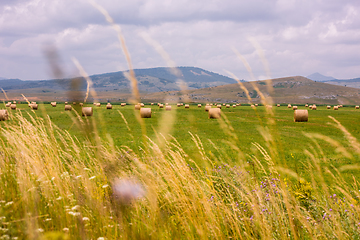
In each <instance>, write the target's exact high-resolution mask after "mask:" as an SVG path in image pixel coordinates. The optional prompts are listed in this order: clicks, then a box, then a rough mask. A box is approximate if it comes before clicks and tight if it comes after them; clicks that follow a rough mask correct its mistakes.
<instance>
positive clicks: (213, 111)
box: [209, 108, 221, 118]
mask: <svg viewBox="0 0 360 240" xmlns="http://www.w3.org/2000/svg"><path fill="white" fill-rule="evenodd" d="M220 117H221V109H220V108H210V109H209V118H220Z"/></svg>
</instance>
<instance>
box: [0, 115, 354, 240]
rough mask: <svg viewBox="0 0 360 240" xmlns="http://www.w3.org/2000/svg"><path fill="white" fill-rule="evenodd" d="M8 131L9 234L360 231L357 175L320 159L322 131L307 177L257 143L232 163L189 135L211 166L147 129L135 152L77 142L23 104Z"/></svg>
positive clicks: (307, 235) (2, 171) (4, 176)
mask: <svg viewBox="0 0 360 240" xmlns="http://www.w3.org/2000/svg"><path fill="white" fill-rule="evenodd" d="M222 121H224V122H223V124H224V125H225V126H227V127H228V128H230V129H231V126H230V125H229V123H228V122H226V120H222ZM80 124H84V125H86V124H87V123H86V122H85V121H84V122H82V123H80ZM336 125H337V126H338V127H339V128H340V129H342V130H343V131H344V134H345V136H346V137H347V138H348V139H349V144H353V145H354V146H355V147H357V145H356V144H354V143H357V140H356V139H355V138H354V137H352V136H351V135H349V133H348V132H347V131H346V129H345V128H344V127H343V126H341V124H340V123H339V122H336ZM264 131H265V130H264ZM1 134H2V138H1V139H2V140H1V153H0V176H1V178H0V179H1V180H0V181H1V184H0V191H1V193H2V194H1V197H0V221H1V225H2V227H1V238H3V239H41V238H43V239H57V238H53V237H60V239H61V237H62V239H66V238H67V239H99V238H100V239H101V237H102V238H105V239H119V238H125V239H164V238H166V239H209V238H211V239H226V238H233V239H252V238H265V239H268V238H273V239H289V238H293V239H313V238H315V239H317V238H319V239H324V238H339V239H342V238H359V237H360V234H359V226H360V218H359V217H360V216H359V204H358V198H359V189H358V182H357V180H356V179H354V181H353V182H351V183H349V182H345V181H344V179H343V177H342V171H343V170H344V169H352V168H353V166H347V167H343V169H326V168H325V169H324V168H322V167H321V162H322V161H326V156H323V155H322V152H321V147H320V145H318V144H317V139H322V140H324V139H326V137H325V136H319V135H314V134H308V137H309V138H310V139H311V140H312V141H313V142H314V148H313V149H310V150H308V151H307V154H308V156H309V158H308V162H307V166H306V167H307V170H308V173H309V176H310V178H309V179H310V180H308V181H306V180H304V179H302V178H301V177H299V176H298V175H297V173H295V172H293V171H292V170H290V169H287V168H286V167H285V166H283V165H282V164H281V163H279V162H278V161H275V160H274V159H272V157H271V154H269V153H268V152H269V150H268V149H265V148H264V147H263V146H260V145H259V144H257V143H254V144H253V145H254V147H255V149H257V150H256V152H254V153H252V158H251V159H252V160H251V161H249V162H245V161H243V162H240V161H239V164H238V165H233V166H230V165H227V164H219V162H221V160H219V159H218V160H217V161H215V160H212V159H213V156H209V154H210V153H209V154H207V153H206V151H205V150H204V148H203V146H202V142H201V139H199V138H198V137H197V136H196V135H191V138H192V141H194V144H196V146H197V147H198V149H199V153H200V156H202V159H196V161H205V162H207V165H208V166H209V167H207V168H200V167H199V166H198V165H197V164H196V162H195V161H194V160H193V159H190V158H189V157H188V155H187V154H186V153H185V152H184V151H183V150H182V148H181V146H180V145H179V144H178V143H177V141H176V139H170V140H166V139H165V138H164V143H165V146H164V147H159V146H158V145H157V144H156V143H155V142H154V141H153V140H152V139H149V138H148V139H147V141H146V142H145V143H144V146H139V147H140V148H141V149H142V150H141V151H140V153H135V151H133V150H132V149H129V148H126V147H123V148H117V147H116V146H114V145H113V144H112V142H111V139H100V140H98V141H93V140H91V139H90V138H89V139H88V141H85V142H79V141H78V140H77V139H76V138H75V137H74V136H71V135H70V134H69V133H68V132H66V131H63V130H60V129H59V128H57V127H56V126H55V125H53V124H52V123H51V121H50V120H49V119H40V118H31V119H30V120H26V118H25V117H24V116H22V115H21V114H20V113H17V114H15V115H14V116H13V121H12V123H7V124H5V126H4V127H3V128H2V129H1ZM263 134H265V133H263ZM230 137H231V136H230ZM327 140H328V142H332V141H334V140H330V139H327ZM333 144H336V143H335V142H333ZM145 145H146V146H145ZM338 148H339V152H341V150H342V148H341V146H338ZM219 151H221V150H219ZM272 151H274V150H272ZM275 151H276V150H275ZM344 151H345V150H344ZM137 152H139V151H137ZM243 154H244V153H239V155H240V156H242V155H243ZM245 154H250V153H245ZM343 154H346V152H344V153H343ZM348 157H351V156H348ZM241 158H242V157H240V159H241ZM243 160H244V159H243ZM294 161H296V159H294ZM324 175H326V176H329V175H331V181H330V183H329V182H325V180H324ZM16 237H17V238H16Z"/></svg>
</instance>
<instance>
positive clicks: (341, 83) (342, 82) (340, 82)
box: [325, 78, 360, 88]
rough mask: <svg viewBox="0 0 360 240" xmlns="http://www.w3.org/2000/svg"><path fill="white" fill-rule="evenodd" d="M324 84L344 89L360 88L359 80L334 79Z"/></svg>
mask: <svg viewBox="0 0 360 240" xmlns="http://www.w3.org/2000/svg"><path fill="white" fill-rule="evenodd" d="M325 83H328V84H334V85H339V86H345V87H353V88H360V78H353V79H335V80H330V81H326V82H325Z"/></svg>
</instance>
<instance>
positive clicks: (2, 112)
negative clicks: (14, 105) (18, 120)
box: [0, 109, 9, 121]
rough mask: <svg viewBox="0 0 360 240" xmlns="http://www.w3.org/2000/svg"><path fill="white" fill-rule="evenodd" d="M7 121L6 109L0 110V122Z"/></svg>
mask: <svg viewBox="0 0 360 240" xmlns="http://www.w3.org/2000/svg"><path fill="white" fill-rule="evenodd" d="M8 119H9V114H8V111H7V110H6V109H1V110H0V121H7V120H8Z"/></svg>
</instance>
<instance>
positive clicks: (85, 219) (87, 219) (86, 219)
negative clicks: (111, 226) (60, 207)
mask: <svg viewBox="0 0 360 240" xmlns="http://www.w3.org/2000/svg"><path fill="white" fill-rule="evenodd" d="M82 220H83V221H90V219H89V218H88V217H83V219H82Z"/></svg>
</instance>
